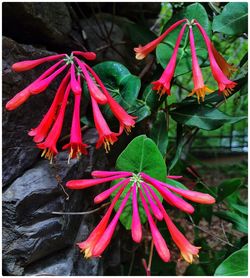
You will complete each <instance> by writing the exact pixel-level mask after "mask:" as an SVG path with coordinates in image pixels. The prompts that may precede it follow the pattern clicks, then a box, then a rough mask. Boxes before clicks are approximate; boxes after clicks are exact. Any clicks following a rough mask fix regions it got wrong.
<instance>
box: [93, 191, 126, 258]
mask: <svg viewBox="0 0 250 278" xmlns="http://www.w3.org/2000/svg"><path fill="white" fill-rule="evenodd" d="M130 193H131V188H130V189H129V191H128V192H127V194H126V195H125V197H124V199H123V200H122V202H121V205H120V207H119V209H118V211H117V213H116V214H115V217H114V218H113V219H112V221H111V222H110V224H109V225H108V227H107V228H106V230H105V231H104V233H103V234H102V236H101V237H100V238H99V240H98V241H97V243H96V245H95V247H94V249H93V256H94V257H99V256H101V254H102V253H103V251H104V250H105V249H106V248H107V246H108V244H109V243H110V240H111V238H112V236H113V234H114V231H115V227H116V225H117V223H118V220H119V218H120V216H121V214H122V211H123V209H124V207H125V205H126V203H127V201H128V198H129V197H130Z"/></svg>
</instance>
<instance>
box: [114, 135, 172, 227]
mask: <svg viewBox="0 0 250 278" xmlns="http://www.w3.org/2000/svg"><path fill="white" fill-rule="evenodd" d="M116 168H117V170H122V171H131V172H133V173H135V174H136V173H140V172H144V173H146V174H148V175H150V176H151V177H153V178H156V179H158V180H161V181H163V182H165V180H166V175H167V169H166V165H165V162H164V160H163V158H162V155H161V153H160V152H159V150H158V148H157V146H156V145H155V143H154V142H153V140H151V139H149V138H148V137H147V136H146V135H141V136H138V137H136V138H135V139H134V140H132V141H131V142H130V144H129V145H128V146H127V147H126V149H125V150H124V151H123V152H122V153H121V154H120V155H119V157H118V158H117V161H116ZM131 185H132V184H129V185H128V186H127V187H126V189H125V190H124V192H123V194H122V195H121V198H120V199H119V200H118V202H117V204H116V206H115V210H116V211H117V210H118V208H119V206H120V203H121V200H122V199H123V198H124V196H125V194H126V192H127V191H128V190H129V188H130V186H131ZM156 193H157V195H158V197H159V198H160V199H161V200H162V197H161V196H160V195H159V193H158V192H156ZM114 195H115V193H114V194H113V195H112V196H113V197H114ZM138 206H139V212H140V217H141V222H142V223H145V222H146V220H147V217H146V214H145V212H144V209H143V206H142V204H141V201H139V202H138ZM132 211H133V210H132V201H131V198H130V199H129V200H128V203H127V205H126V207H125V208H124V210H123V213H122V214H121V216H120V221H121V223H122V224H123V226H124V227H125V228H126V229H130V228H131V221H132Z"/></svg>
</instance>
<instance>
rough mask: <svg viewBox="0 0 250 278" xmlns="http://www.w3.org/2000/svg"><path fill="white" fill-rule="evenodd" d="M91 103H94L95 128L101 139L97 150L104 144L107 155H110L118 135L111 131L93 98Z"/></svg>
mask: <svg viewBox="0 0 250 278" xmlns="http://www.w3.org/2000/svg"><path fill="white" fill-rule="evenodd" d="M91 101H92V108H93V114H94V122H95V127H96V129H97V132H98V134H99V139H98V141H97V143H96V148H97V149H98V148H100V147H101V146H102V145H103V144H104V148H105V151H106V153H108V152H109V151H110V145H113V144H114V143H115V142H116V141H117V135H118V134H116V133H114V132H112V131H111V130H110V128H109V126H108V124H107V122H106V121H105V119H104V118H103V115H102V113H101V111H100V108H99V107H98V104H97V102H96V101H95V99H94V98H91Z"/></svg>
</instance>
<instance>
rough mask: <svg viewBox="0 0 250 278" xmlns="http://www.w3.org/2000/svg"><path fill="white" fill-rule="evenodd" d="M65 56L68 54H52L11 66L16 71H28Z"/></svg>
mask: <svg viewBox="0 0 250 278" xmlns="http://www.w3.org/2000/svg"><path fill="white" fill-rule="evenodd" d="M65 56H66V54H58V55H52V56H48V57H44V58H40V59H37V60H28V61H22V62H18V63H15V64H13V65H12V67H11V68H12V70H13V71H15V72H21V71H27V70H31V69H33V68H35V67H37V66H39V65H41V64H43V63H45V62H50V61H54V60H58V59H60V58H62V57H65Z"/></svg>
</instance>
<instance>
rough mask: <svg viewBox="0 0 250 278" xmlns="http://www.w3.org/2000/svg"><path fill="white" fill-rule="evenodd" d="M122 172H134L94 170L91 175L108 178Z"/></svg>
mask: <svg viewBox="0 0 250 278" xmlns="http://www.w3.org/2000/svg"><path fill="white" fill-rule="evenodd" d="M120 174H129V175H131V176H132V172H127V171H93V172H92V173H91V176H92V177H94V178H106V177H111V176H116V175H120Z"/></svg>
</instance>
